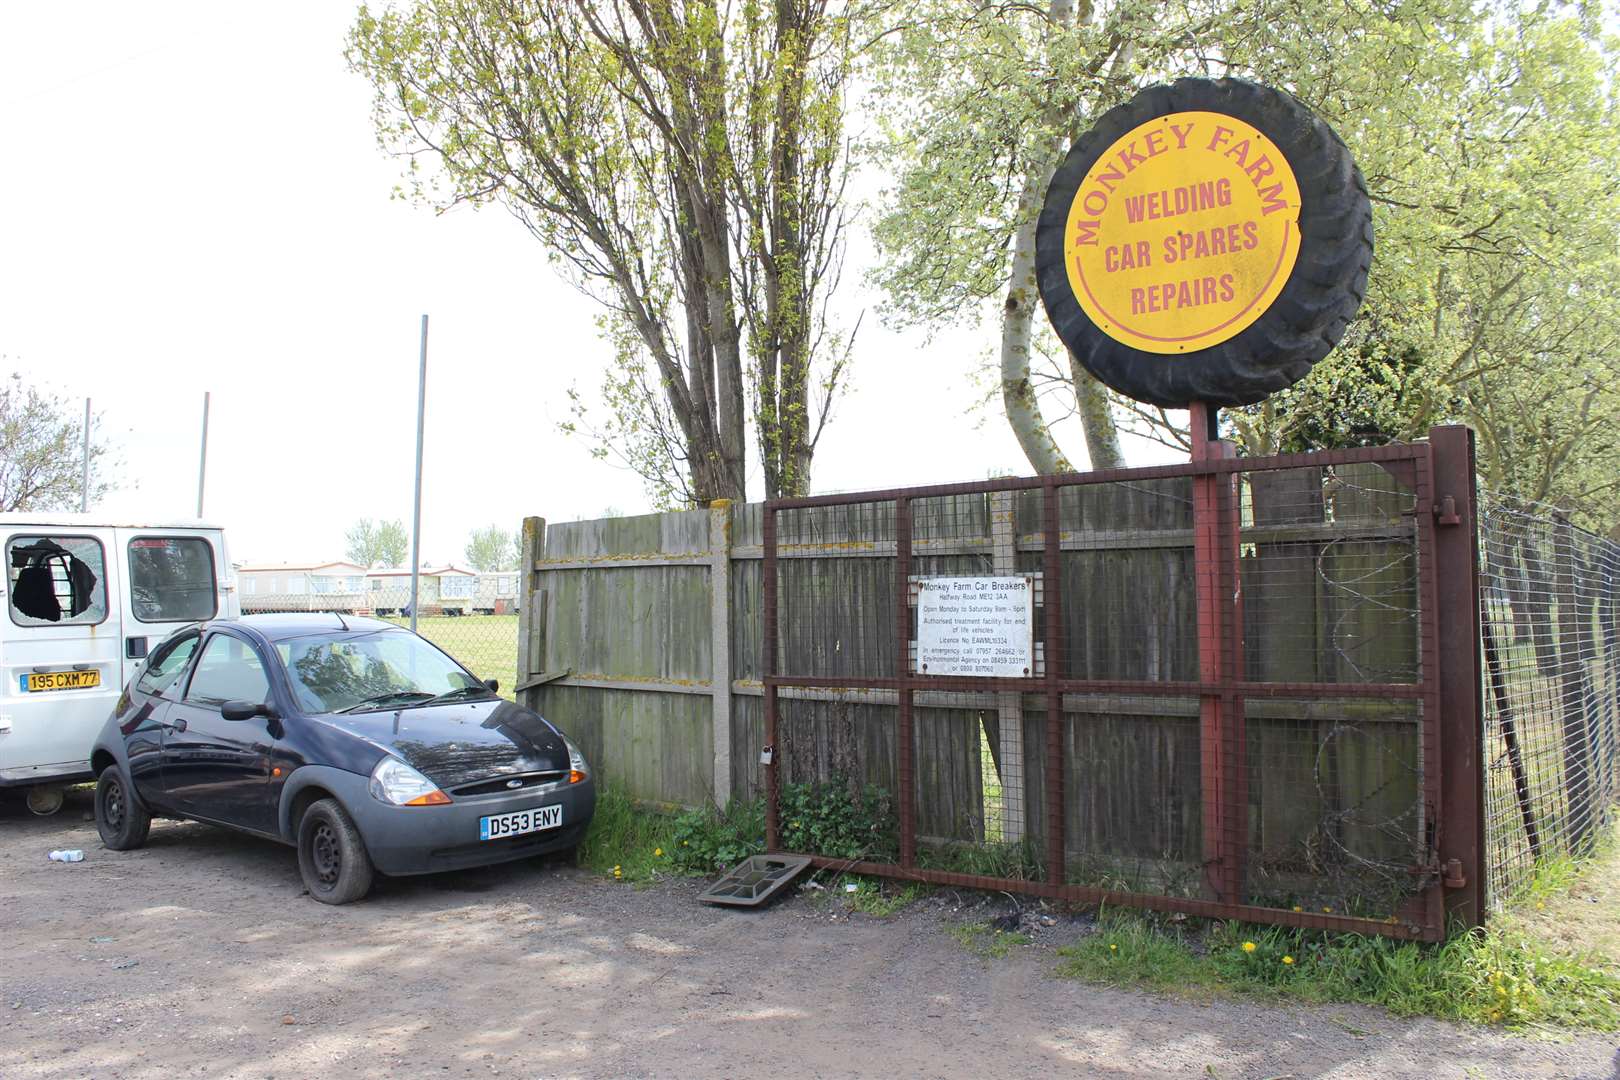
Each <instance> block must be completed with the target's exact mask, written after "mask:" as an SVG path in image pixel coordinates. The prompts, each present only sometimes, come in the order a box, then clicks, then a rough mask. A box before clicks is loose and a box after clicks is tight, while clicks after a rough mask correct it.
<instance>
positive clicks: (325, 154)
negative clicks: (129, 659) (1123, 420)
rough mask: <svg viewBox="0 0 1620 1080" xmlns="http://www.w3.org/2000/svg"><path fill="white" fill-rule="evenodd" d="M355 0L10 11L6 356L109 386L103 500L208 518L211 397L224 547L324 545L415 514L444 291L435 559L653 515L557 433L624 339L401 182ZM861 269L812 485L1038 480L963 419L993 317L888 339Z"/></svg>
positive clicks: (467, 217)
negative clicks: (356, 26) (363, 523)
mask: <svg viewBox="0 0 1620 1080" xmlns="http://www.w3.org/2000/svg"><path fill="white" fill-rule="evenodd" d="M353 10H354V7H353V6H352V5H351V4H349V3H346V2H319V0H296V2H295V0H287V2H283V3H280V4H276V5H240V4H222V3H218V2H213V3H180V2H172V3H143V4H131V3H128V2H118V3H109V2H84V3H76V4H72V5H68V4H20V3H18V4H8V5H5V7H4V9H3V12H0V122H3V125H0V127H3V131H4V139H5V144H6V147H7V152H6V153H5V155H4V157H3V158H0V357H3V358H4V359H3V360H0V366H3V367H4V368H5V369H6V371H8V372H9V371H16V372H19V373H21V374H22V376H23V377H24V379H25V380H27V381H28V382H30V383H34V384H38V385H44V386H47V387H48V388H49V389H50V390H52V391H53V392H55V393H57V394H59V395H61V397H62V398H63V399H64V400H65V403H66V406H67V411H68V412H69V413H70V414H77V415H82V411H83V408H84V404H83V398H84V397H85V396H89V397H91V398H92V399H93V402H94V408H95V410H96V412H98V413H100V414H102V416H103V428H102V437H103V438H102V441H103V442H104V443H106V444H107V445H108V446H109V448H110V449H111V451H112V452H113V453H114V454H116V455H118V456H119V457H121V458H122V461H123V466H122V468H121V470H119V472H118V474H117V476H116V479H117V481H118V486H117V490H116V491H115V492H113V493H112V494H111V495H110V496H109V497H108V498H107V499H106V500H105V501H104V503H103V504H102V505H101V506H100V507H97V508H93V509H99V510H103V511H106V512H108V513H109V514H116V515H119V516H123V517H142V518H152V519H167V518H181V517H190V516H192V515H193V514H194V513H195V510H196V494H197V451H198V445H199V437H200V432H201V413H202V396H203V392H204V391H205V390H206V391H210V392H211V393H212V395H213V400H212V413H211V419H210V426H209V448H208V486H207V499H206V507H205V517H207V518H208V519H209V520H211V521H214V522H216V523H218V524H222V525H224V526H225V527H226V530H227V534H228V538H229V542H230V545H231V550H232V557H233V558H234V559H236V560H238V561H256V562H257V561H282V560H304V559H328V558H336V557H340V556H341V554H342V549H343V533H344V531H345V529H347V528H348V527H349V525H351V524H352V523H353V522H354V520H355V519H356V518H359V517H361V516H369V517H373V518H400V519H402V520H404V521H406V523H407V526H408V524H409V519H410V514H411V477H412V467H413V458H414V453H415V445H414V440H415V420H416V414H415V409H416V379H417V333H418V328H419V322H420V318H421V315H422V314H423V313H427V314H428V315H429V316H430V318H431V329H430V333H429V355H428V406H427V434H426V450H425V467H424V481H423V512H422V534H423V542H422V554H423V557H424V558H425V559H428V560H430V561H433V562H440V561H451V560H460V558H461V555H462V549H463V547H464V546H465V543H466V539H467V534H468V532H469V531H470V530H471V529H473V528H475V527H477V526H480V525H485V524H488V523H490V522H498V523H500V524H501V525H503V526H505V527H508V528H515V527H516V526H517V523H518V522H519V521H520V520H521V518H522V517H524V516H525V515H528V514H538V515H540V516H543V517H547V518H549V519H551V520H558V521H561V520H573V519H576V518H581V517H586V518H589V517H596V516H599V515H600V513H601V512H602V511H603V510H604V509H606V508H608V507H610V506H611V507H615V508H617V509H619V510H622V511H625V512H629V513H635V512H639V511H642V510H645V509H646V508H647V506H648V501H647V497H646V495H645V494H644V491H643V488H642V485H641V482H640V481H639V479H638V478H637V477H635V476H634V475H632V474H630V473H628V472H625V471H623V470H621V469H618V468H615V467H613V466H611V465H608V464H604V463H601V462H597V461H595V460H593V459H592V458H591V457H590V456H589V454H588V453H587V447H586V444H585V443H584V442H583V441H581V440H579V439H574V438H570V437H568V436H565V435H563V434H561V433H560V432H559V431H558V430H557V424H558V423H559V422H560V421H562V420H564V419H566V418H567V415H568V410H567V400H566V397H565V391H566V390H567V388H568V387H569V386H570V385H576V386H578V387H579V388H580V389H581V390H583V391H586V392H588V393H590V394H592V395H593V396H594V392H595V389H596V387H597V386H598V385H599V383H600V380H601V372H602V369H603V365H604V364H605V363H606V362H607V361H608V359H609V356H610V354H609V351H608V349H607V347H606V346H605V345H603V344H602V343H601V342H599V341H598V340H597V338H596V334H595V327H594V325H593V322H592V315H593V311H592V308H591V305H590V304H589V302H587V301H586V300H584V299H583V298H582V297H580V295H579V294H578V293H576V292H575V291H573V290H572V289H571V288H570V287H568V286H567V285H565V284H564V283H562V282H561V281H560V280H558V279H557V278H556V277H555V276H554V275H553V274H552V273H551V271H550V270H549V268H548V266H547V263H546V259H545V256H544V252H543V250H542V249H541V248H540V246H539V244H538V243H537V242H536V241H535V240H533V239H532V238H531V237H530V236H529V234H528V233H527V232H525V231H524V230H523V228H522V227H521V226H520V225H519V224H518V223H517V222H516V221H515V220H513V219H512V218H510V217H509V216H507V215H506V214H505V213H504V212H503V211H500V210H495V209H492V210H486V211H482V212H477V213H474V212H457V213H452V214H449V215H446V216H443V217H437V216H435V215H434V214H433V213H432V212H431V211H429V210H426V209H422V208H417V207H414V206H412V205H410V204H407V203H403V202H398V201H392V200H390V198H389V193H390V191H391V189H392V187H393V185H394V183H395V181H396V179H397V177H398V165H397V163H396V162H394V161H391V160H389V159H387V158H385V157H384V156H383V155H382V153H381V152H380V151H379V150H378V149H377V147H376V142H375V139H374V137H373V134H372V130H371V126H370V119H369V104H370V94H369V91H368V88H367V87H366V85H365V84H364V83H363V82H362V81H361V80H360V79H359V78H358V77H357V76H354V75H351V74H350V73H349V72H348V71H347V69H346V68H345V66H344V63H343V59H342V47H343V45H342V43H343V37H344V33H345V31H346V29H347V27H348V25H349V23H350V21H351V19H352V16H353ZM857 241H858V242H857V245H856V247H857V249H865V247H866V244H865V241H864V237H860V238H857ZM860 271H861V267H860V266H859V265H855V266H852V267H851V268H850V270H849V272H848V273H846V286H845V289H846V291H845V292H843V293H841V294H840V296H841V300H840V306H841V308H842V310H843V312H844V314H845V316H846V317H847V318H848V319H849V320H850V321H853V318H854V316H855V315H856V314H858V313H859V312H860V311H861V310H862V309H863V308H865V309H868V311H867V315H866V318H865V320H864V322H863V326H862V329H861V335H860V338H859V340H858V343H857V348H856V365H855V380H854V382H855V386H854V393H853V394H852V395H850V396H849V397H847V398H846V399H845V400H844V402H843V404H842V405H841V406H840V407H839V409H838V411H837V413H836V417H835V420H834V422H833V424H832V425H831V426H830V428H829V430H828V432H827V434H826V435H825V437H824V438H823V441H822V448H821V450H820V452H819V453H818V454H817V457H816V463H815V486H816V489H817V490H818V491H847V490H860V489H865V488H875V487H888V486H898V485H902V484H915V483H939V482H946V481H956V480H973V479H981V478H983V477H984V476H986V475H987V474H988V473H990V472H992V471H1010V472H1016V473H1027V472H1028V471H1029V469H1028V466H1027V464H1026V463H1025V461H1024V458H1023V455H1022V454H1021V453H1020V452H1019V450H1018V447H1017V444H1016V442H1015V441H1014V440H1013V438H1012V435H1011V434H1010V432H1009V431H1008V430H1007V427H1006V424H1005V421H1004V420H1002V418H1001V417H1000V415H999V412H997V413H994V414H990V415H988V416H987V415H985V414H983V413H970V409H971V406H972V404H973V401H974V398H975V395H976V391H975V389H974V388H973V386H971V385H970V381H969V380H970V375H971V372H972V371H974V370H975V369H976V368H978V367H979V366H980V364H981V363H982V359H983V357H984V356H985V355H987V350H988V349H989V348H990V347H991V344H992V337H991V336H990V334H989V333H988V332H987V333H986V334H983V335H980V336H977V337H975V336H973V335H967V334H960V333H958V334H949V335H941V336H940V337H939V338H938V339H937V340H936V341H935V342H934V343H932V344H929V343H926V342H924V340H923V339H922V337H921V335H916V334H908V335H897V334H894V333H891V332H889V331H887V330H885V329H884V328H883V327H882V326H881V325H880V323H879V321H878V319H877V317H876V313H875V311H872V310H870V309H872V308H873V307H875V302H876V298H875V297H873V296H872V295H870V294H867V293H864V292H861V291H859V290H858V289H857V288H856V286H858V285H859V284H860V277H861V274H860ZM1060 435H1061V437H1062V438H1063V440H1064V443H1065V449H1066V450H1067V451H1068V452H1069V453H1070V454H1071V456H1073V457H1078V458H1079V459H1080V460H1083V459H1084V448H1083V446H1082V445H1081V441H1080V438H1079V432H1078V430H1077V429H1074V428H1073V426H1072V425H1069V424H1066V425H1064V426H1063V428H1060ZM1133 450H1134V451H1135V456H1136V457H1138V458H1139V459H1140V460H1143V461H1145V460H1147V459H1148V458H1150V457H1151V458H1154V459H1162V457H1163V454H1162V452H1160V453H1154V451H1153V450H1152V449H1151V448H1146V447H1141V446H1137V447H1134V448H1133ZM749 494H750V497H753V498H759V497H761V495H762V488H761V484H760V481H759V474H758V467H757V463H756V465H755V468H754V473H753V476H752V480H751V486H750V492H749Z"/></svg>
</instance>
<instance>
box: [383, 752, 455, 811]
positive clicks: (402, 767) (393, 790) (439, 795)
mask: <svg viewBox="0 0 1620 1080" xmlns="http://www.w3.org/2000/svg"><path fill="white" fill-rule="evenodd" d="M370 787H371V797H372V798H374V799H376V800H377V801H378V802H385V803H388V804H389V805H390V806H442V805H444V804H445V803H447V802H449V801H450V796H448V795H446V794H445V793H444V792H442V791H440V790H439V788H438V785H437V784H435V783H434V782H433V781H431V780H429V779H428V778H427V777H425V776H423V775H422V774H421V773H419V772H417V771H416V770H415V769H413V768H411V767H410V766H409V765H407V764H405V763H404V762H403V761H401V760H399V758H397V757H385V758H383V759H382V760H381V761H379V762H377V767H376V768H375V769H372V770H371V784H370Z"/></svg>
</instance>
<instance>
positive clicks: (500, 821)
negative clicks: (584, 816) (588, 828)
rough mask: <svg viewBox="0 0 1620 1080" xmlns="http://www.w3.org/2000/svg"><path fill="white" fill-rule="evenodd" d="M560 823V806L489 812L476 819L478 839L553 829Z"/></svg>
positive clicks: (499, 837)
mask: <svg viewBox="0 0 1620 1080" xmlns="http://www.w3.org/2000/svg"><path fill="white" fill-rule="evenodd" d="M561 824H562V807H561V806H537V807H535V808H534V809H533V810H519V811H517V812H516V813H512V814H490V815H489V816H488V817H481V818H479V819H478V839H480V840H501V839H504V838H505V837H508V836H522V835H523V834H524V833H532V832H539V831H541V830H542V829H555V828H556V827H557V826H559V825H561Z"/></svg>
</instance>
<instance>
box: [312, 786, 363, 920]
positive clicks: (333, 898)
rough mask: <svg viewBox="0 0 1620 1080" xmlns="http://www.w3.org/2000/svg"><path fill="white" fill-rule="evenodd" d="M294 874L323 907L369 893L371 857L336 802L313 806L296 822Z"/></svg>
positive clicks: (351, 822) (342, 902)
mask: <svg viewBox="0 0 1620 1080" xmlns="http://www.w3.org/2000/svg"><path fill="white" fill-rule="evenodd" d="M298 872H299V873H300V874H301V875H302V876H303V878H304V887H305V888H306V889H308V890H309V895H310V896H312V897H314V898H315V899H316V900H319V901H320V902H321V903H323V904H347V903H350V902H351V901H354V900H358V899H360V898H361V897H362V896H364V895H366V893H368V892H370V891H371V878H372V874H373V871H372V868H371V856H370V855H368V854H366V845H365V844H364V843H362V842H361V840H360V830H359V829H357V828H355V827H354V822H353V821H352V820H350V818H349V815H348V813H347V812H345V811H344V809H343V807H342V806H341V805H339V803H338V801H337V800H336V799H322V800H321V801H319V802H317V803H315V804H314V805H312V806H311V807H310V808H309V809H308V810H306V811H304V816H303V818H302V819H301V820H300V821H299V822H298Z"/></svg>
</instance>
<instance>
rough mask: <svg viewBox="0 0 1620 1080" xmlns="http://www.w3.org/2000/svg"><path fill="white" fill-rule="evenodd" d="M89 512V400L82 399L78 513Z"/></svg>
mask: <svg viewBox="0 0 1620 1080" xmlns="http://www.w3.org/2000/svg"><path fill="white" fill-rule="evenodd" d="M89 512H90V399H89V398H85V399H84V472H83V474H82V475H81V476H80V478H79V513H81V514H88V513H89Z"/></svg>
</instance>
